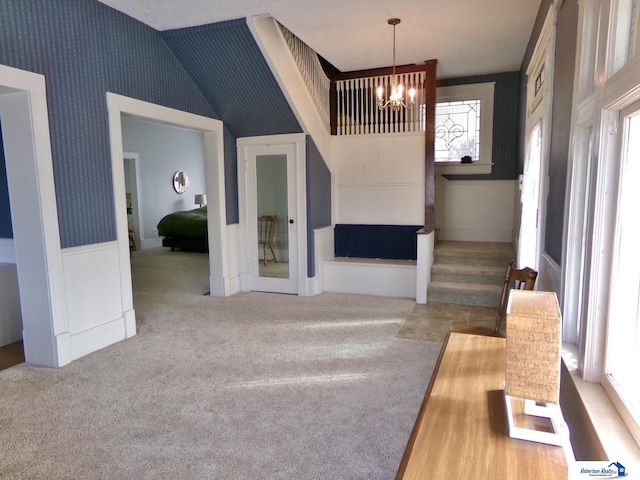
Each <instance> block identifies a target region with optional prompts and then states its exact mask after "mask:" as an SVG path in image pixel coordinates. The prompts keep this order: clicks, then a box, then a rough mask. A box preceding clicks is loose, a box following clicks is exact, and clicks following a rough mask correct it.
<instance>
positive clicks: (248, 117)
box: [161, 19, 302, 138]
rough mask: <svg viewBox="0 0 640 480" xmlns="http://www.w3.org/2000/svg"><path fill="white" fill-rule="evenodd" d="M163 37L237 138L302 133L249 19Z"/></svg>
mask: <svg viewBox="0 0 640 480" xmlns="http://www.w3.org/2000/svg"><path fill="white" fill-rule="evenodd" d="M161 35H162V38H163V39H164V40H165V41H166V42H167V45H169V47H170V48H171V50H172V51H173V52H174V54H175V56H176V57H177V58H178V60H179V61H180V63H182V65H183V66H184V68H185V69H186V70H187V71H188V72H189V75H191V78H192V79H193V80H194V82H195V83H196V85H198V87H199V89H200V91H202V92H203V94H204V96H205V97H206V99H207V100H208V101H209V103H210V104H211V105H212V106H213V108H214V109H215V111H216V112H218V113H219V114H220V115H221V117H222V118H223V119H224V122H225V125H226V126H227V127H228V128H229V130H230V131H231V133H232V134H233V135H234V136H235V137H236V138H239V137H251V136H260V135H276V134H284V133H300V132H302V128H301V127H300V123H299V122H298V120H297V119H296V117H295V115H294V114H293V111H292V110H291V107H289V104H288V102H287V100H286V98H285V96H284V94H283V93H282V90H281V88H280V86H279V85H278V83H277V82H276V80H275V78H274V76H273V74H272V73H271V69H270V68H269V65H268V64H267V62H266V60H265V58H264V56H263V55H262V52H261V51H260V49H259V48H258V45H257V44H256V42H255V40H254V38H253V35H252V34H251V31H250V30H249V27H248V26H247V22H246V20H245V19H237V20H230V21H227V22H220V23H214V24H210V25H203V26H199V27H192V28H181V29H178V30H169V31H164V32H161Z"/></svg>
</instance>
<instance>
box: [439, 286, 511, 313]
mask: <svg viewBox="0 0 640 480" xmlns="http://www.w3.org/2000/svg"><path fill="white" fill-rule="evenodd" d="M501 295H502V287H499V286H496V285H472V284H461V283H448V282H431V283H430V284H429V293H428V298H429V301H430V302H437V303H455V304H458V305H482V306H485V307H496V308H497V307H498V304H499V303H500V296H501Z"/></svg>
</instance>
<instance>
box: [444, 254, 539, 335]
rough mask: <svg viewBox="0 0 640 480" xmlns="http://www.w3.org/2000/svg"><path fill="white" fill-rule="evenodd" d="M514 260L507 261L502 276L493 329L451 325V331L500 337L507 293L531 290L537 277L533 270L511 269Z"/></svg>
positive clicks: (505, 310)
mask: <svg viewBox="0 0 640 480" xmlns="http://www.w3.org/2000/svg"><path fill="white" fill-rule="evenodd" d="M513 263H514V260H513V258H511V259H509V261H508V262H507V271H506V272H505V275H504V283H503V285H502V296H501V297H500V305H499V306H498V316H497V318H496V324H495V327H494V328H493V330H492V329H490V328H486V327H478V326H474V325H452V326H451V331H452V332H458V333H472V334H476V335H490V336H496V337H500V336H502V332H501V331H500V329H501V328H502V322H504V319H505V317H506V315H507V304H508V302H509V292H511V289H512V288H516V289H519V290H533V287H534V286H535V283H536V278H537V277H538V272H536V271H535V270H534V269H532V268H529V267H525V268H522V269H517V268H513Z"/></svg>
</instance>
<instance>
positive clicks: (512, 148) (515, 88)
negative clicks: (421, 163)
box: [438, 72, 520, 180]
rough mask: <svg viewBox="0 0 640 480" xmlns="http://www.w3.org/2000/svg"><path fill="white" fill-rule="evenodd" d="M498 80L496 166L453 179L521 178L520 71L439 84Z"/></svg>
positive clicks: (448, 80)
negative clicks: (487, 172) (478, 173)
mask: <svg viewBox="0 0 640 480" xmlns="http://www.w3.org/2000/svg"><path fill="white" fill-rule="evenodd" d="M484 82H495V83H496V86H495V91H494V105H493V147H492V150H493V163H494V165H493V168H492V170H491V174H489V175H452V176H450V177H449V178H451V179H453V180H514V179H516V178H518V149H519V142H518V125H519V121H520V72H506V73H496V74H490V75H477V76H472V77H464V78H451V79H446V80H440V81H438V86H439V87H446V86H451V85H467V84H472V83H484Z"/></svg>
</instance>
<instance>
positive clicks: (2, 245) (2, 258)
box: [0, 238, 16, 263]
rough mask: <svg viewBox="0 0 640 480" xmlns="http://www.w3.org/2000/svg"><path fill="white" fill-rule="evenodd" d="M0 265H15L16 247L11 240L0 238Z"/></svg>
mask: <svg viewBox="0 0 640 480" xmlns="http://www.w3.org/2000/svg"><path fill="white" fill-rule="evenodd" d="M0 263H16V247H15V245H14V240H13V238H0Z"/></svg>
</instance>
